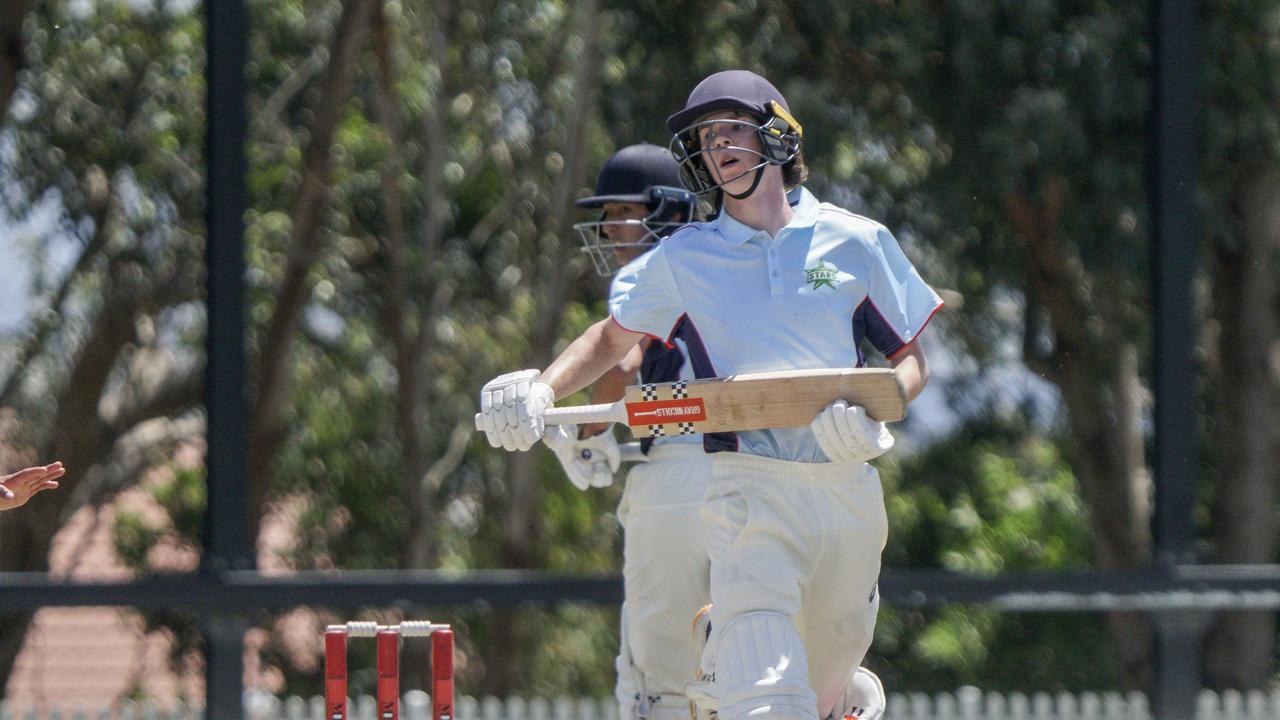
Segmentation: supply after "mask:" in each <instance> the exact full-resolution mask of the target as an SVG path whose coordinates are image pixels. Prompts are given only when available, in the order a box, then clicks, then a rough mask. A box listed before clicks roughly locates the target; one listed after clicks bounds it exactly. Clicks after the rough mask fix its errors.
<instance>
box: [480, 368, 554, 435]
mask: <svg viewBox="0 0 1280 720" xmlns="http://www.w3.org/2000/svg"><path fill="white" fill-rule="evenodd" d="M541 376H542V373H540V372H538V371H537V370H521V371H519V372H513V373H507V374H506V375H499V376H498V377H496V378H494V379H492V380H490V381H489V382H487V383H485V386H484V388H483V389H481V390H480V414H479V415H477V416H476V427H477V428H479V429H480V430H483V431H484V434H485V437H487V438H488V439H489V444H490V445H492V446H493V447H500V448H504V449H506V450H528V449H529V448H531V447H533V444H534V443H536V442H538V439H539V438H541V437H542V434H543V432H544V431H545V430H546V425H545V424H544V422H543V417H542V414H543V413H545V412H546V411H547V410H548V409H549V408H551V406H552V404H553V403H554V401H555V393H553V392H552V391H551V386H550V385H548V384H546V383H544V382H542V381H540V380H539V379H538V378H540V377H541Z"/></svg>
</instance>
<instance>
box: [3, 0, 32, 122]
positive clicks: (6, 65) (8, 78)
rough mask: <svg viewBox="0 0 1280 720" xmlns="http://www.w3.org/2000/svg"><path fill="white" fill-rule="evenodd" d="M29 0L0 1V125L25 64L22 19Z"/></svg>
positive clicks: (25, 14)
mask: <svg viewBox="0 0 1280 720" xmlns="http://www.w3.org/2000/svg"><path fill="white" fill-rule="evenodd" d="M30 6H31V3H30V0H5V2H4V3H0V127H3V126H4V123H5V118H7V117H8V115H9V102H10V101H11V100H13V93H14V92H16V91H17V89H18V73H19V72H21V71H22V69H23V68H25V67H26V66H27V62H26V57H25V56H24V55H23V45H25V44H26V38H24V37H23V35H22V21H23V19H24V18H26V16H27V10H28V9H29V8H30Z"/></svg>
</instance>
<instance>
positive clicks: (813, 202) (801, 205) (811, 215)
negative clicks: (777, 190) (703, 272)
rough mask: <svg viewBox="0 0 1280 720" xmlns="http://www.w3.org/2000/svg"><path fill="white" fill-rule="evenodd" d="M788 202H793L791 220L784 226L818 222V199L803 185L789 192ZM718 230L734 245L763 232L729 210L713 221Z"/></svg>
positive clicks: (721, 212)
mask: <svg viewBox="0 0 1280 720" xmlns="http://www.w3.org/2000/svg"><path fill="white" fill-rule="evenodd" d="M787 202H789V203H790V204H791V210H792V215H791V222H789V223H787V224H786V225H785V226H783V229H784V230H785V229H787V228H804V227H811V226H813V225H814V223H816V222H818V210H819V208H818V205H819V203H818V199H817V198H816V197H814V196H813V193H811V192H809V191H808V190H806V189H805V188H803V187H798V188H795V189H794V190H792V191H791V192H789V193H787ZM712 222H713V223H714V224H715V228H716V230H717V231H718V232H719V233H720V235H722V236H723V237H724V239H725V240H728V241H729V242H730V243H731V244H733V245H742V244H743V243H745V242H747V241H748V240H750V239H751V238H753V237H755V236H756V234H758V233H759V232H761V231H760V230H757V229H755V228H753V227H750V226H747V225H744V224H742V223H741V222H739V221H738V220H737V219H735V218H734V217H733V216H732V215H730V214H729V211H728V210H723V209H722V210H721V211H720V214H719V215H717V216H716V219H715V220H713V221H712Z"/></svg>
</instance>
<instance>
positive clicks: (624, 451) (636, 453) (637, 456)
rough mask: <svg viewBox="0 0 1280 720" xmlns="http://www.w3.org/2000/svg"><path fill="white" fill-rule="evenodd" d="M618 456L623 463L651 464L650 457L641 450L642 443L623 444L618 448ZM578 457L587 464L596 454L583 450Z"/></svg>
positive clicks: (587, 449) (589, 449) (586, 449)
mask: <svg viewBox="0 0 1280 720" xmlns="http://www.w3.org/2000/svg"><path fill="white" fill-rule="evenodd" d="M618 454H619V455H620V456H621V460H622V462H649V456H648V455H645V454H644V452H642V451H641V450H640V443H637V442H633V443H623V444H621V445H619V446H618ZM578 456H579V457H581V458H582V459H583V460H586V461H587V462H591V458H593V457H595V453H594V452H592V450H591V448H583V449H582V451H581V452H579V453H578Z"/></svg>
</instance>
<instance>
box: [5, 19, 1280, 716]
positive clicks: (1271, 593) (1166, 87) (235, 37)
mask: <svg viewBox="0 0 1280 720" xmlns="http://www.w3.org/2000/svg"><path fill="white" fill-rule="evenodd" d="M1149 7H1150V12H1151V16H1150V17H1151V25H1150V28H1151V30H1150V32H1151V41H1152V47H1153V50H1154V53H1153V70H1152V72H1153V75H1152V88H1153V93H1152V106H1151V116H1150V117H1151V125H1150V127H1151V145H1150V160H1149V163H1150V165H1149V171H1150V172H1149V183H1150V185H1149V187H1150V213H1151V225H1152V231H1153V242H1152V258H1151V261H1152V265H1153V270H1154V274H1153V287H1152V290H1153V304H1154V322H1155V349H1154V352H1153V356H1154V358H1155V365H1154V369H1153V371H1154V372H1153V374H1154V388H1155V452H1154V459H1153V463H1154V470H1155V478H1156V508H1155V521H1154V532H1155V541H1156V552H1155V562H1154V564H1153V566H1152V567H1151V568H1149V569H1147V570H1145V571H1142V572H1136V573H1084V574H1062V573H1029V574H1018V575H1000V576H994V577H987V578H981V577H972V576H962V575H957V574H953V573H945V572H935V571H894V570H886V572H885V573H884V576H883V579H882V582H881V589H882V592H883V595H884V599H885V601H886V602H887V603H889V604H890V605H895V606H899V607H937V606H941V605H946V604H950V603H974V604H986V605H990V606H993V607H995V608H997V609H1001V610H1004V611H1009V612H1099V611H1110V610H1138V611H1143V612H1149V613H1152V614H1153V616H1154V617H1155V619H1156V620H1157V634H1158V641H1157V648H1156V651H1157V658H1158V663H1159V669H1158V682H1157V692H1156V697H1155V698H1154V701H1155V703H1154V706H1155V710H1156V713H1157V715H1158V716H1159V717H1169V718H1173V717H1179V718H1181V717H1184V716H1185V715H1186V713H1187V708H1192V707H1195V702H1194V701H1195V696H1196V693H1197V692H1198V690H1199V683H1200V668H1199V660H1198V658H1199V655H1200V644H1201V642H1202V639H1203V635H1204V631H1205V629H1206V628H1207V627H1208V623H1209V622H1210V620H1211V619H1212V617H1213V614H1214V612H1216V611H1217V610H1220V609H1223V608H1227V607H1241V608H1245V607H1247V608H1249V609H1253V610H1261V609H1266V610H1276V609H1280V567H1277V566H1258V567H1228V566H1196V565H1194V563H1195V559H1196V558H1195V555H1194V544H1193V540H1194V525H1193V519H1192V509H1193V506H1194V499H1195V486H1194V479H1195V478H1194V469H1195V455H1194V449H1193V448H1194V445H1195V442H1194V440H1195V395H1194V393H1195V368H1194V366H1193V357H1194V354H1193V353H1194V337H1193V327H1194V324H1193V322H1192V299H1191V298H1192V294H1191V282H1192V278H1193V275H1194V272H1195V267H1196V265H1197V262H1198V258H1197V237H1198V231H1197V213H1196V201H1195V188H1196V183H1197V152H1196V136H1197V128H1196V111H1195V99H1196V91H1197V78H1198V71H1199V67H1200V65H1199V61H1198V58H1197V47H1196V31H1197V30H1196V24H1197V23H1196V13H1197V7H1196V4H1195V3H1194V2H1191V0H1152V1H1151V2H1150V5H1149ZM205 18H206V22H207V31H206V50H207V58H208V66H207V69H206V74H207V80H208V99H207V101H208V108H207V109H208V114H207V123H208V129H207V138H206V153H207V157H206V161H207V172H208V187H207V193H208V205H207V208H206V222H207V228H208V242H207V247H206V260H207V263H208V268H207V271H208V296H207V298H208V300H207V302H208V335H207V341H206V342H207V353H208V355H207V358H208V364H207V369H206V391H205V400H206V409H207V413H208V418H207V422H208V456H207V458H206V462H207V466H208V490H209V492H208V498H209V504H208V510H207V514H206V517H205V523H204V537H203V539H202V540H203V555H202V561H201V567H200V569H199V571H198V572H196V573H191V574H182V575H174V576H167V577H164V578H157V579H149V580H142V581H138V582H127V583H62V582H56V581H51V580H50V579H49V578H48V577H47V576H46V575H43V574H31V573H12V574H0V608H6V609H37V608H40V607H48V606H87V605H124V606H134V607H138V608H148V609H155V608H183V609H188V610H191V611H193V612H196V613H198V614H199V615H200V617H201V618H202V621H201V629H202V633H203V635H204V639H205V643H206V673H207V678H206V680H207V696H206V702H207V705H206V717H210V718H230V717H238V716H240V715H241V713H242V710H241V708H242V705H241V703H242V696H243V687H242V672H243V667H242V659H241V653H242V643H243V639H244V632H245V630H246V629H247V628H248V617H249V614H250V613H252V612H254V611H257V610H262V609H283V608H287V607H292V606H297V605H305V604H314V605H327V606H349V607H358V606H379V605H382V606H391V605H397V604H405V603H406V602H410V603H411V602H415V601H417V602H421V601H422V600H423V599H425V598H429V599H430V600H429V603H430V604H431V605H433V606H440V605H462V606H474V605H482V606H491V607H512V606H524V605H530V604H534V605H537V604H544V605H545V604H556V603H565V602H570V603H598V604H608V605H616V604H618V603H619V602H621V600H622V582H621V580H620V579H619V578H618V577H616V576H564V575H556V574H551V573H539V572H523V571H506V570H497V571H476V572H467V573H445V572H429V571H428V572H398V571H389V572H376V571H370V572H345V573H311V572H307V573H298V574H295V575H290V576H287V577H274V576H272V577H268V576H263V575H260V574H259V573H257V572H256V571H255V570H254V569H253V567H254V564H253V544H252V542H251V541H250V538H249V537H248V532H247V529H248V527H249V524H248V515H247V512H248V502H247V494H246V487H245V482H244V479H245V478H246V476H247V455H248V453H247V443H248V439H247V435H246V432H245V428H246V419H247V416H248V413H247V408H248V403H247V398H246V395H245V378H246V373H245V362H244V332H245V322H244V285H243V278H244V270H245V262H244V252H243V250H244V247H243V246H244V243H243V222H244V220H243V218H244V212H245V209H246V207H245V202H246V201H245V198H246V194H245V184H244V183H245V169H246V161H245V138H246V126H247V118H246V112H245V92H246V84H245V78H244V66H245V57H246V30H247V28H246V17H245V9H244V3H243V0H206V2H205ZM1207 590H1213V591H1215V592H1216V595H1214V596H1213V597H1215V598H1217V599H1218V600H1219V601H1220V602H1219V603H1218V604H1210V605H1206V604H1205V603H1204V596H1199V597H1197V598H1192V597H1191V596H1190V595H1188V594H1189V593H1203V592H1204V591H1207ZM1180 597H1186V598H1188V601H1187V602H1186V603H1178V602H1177V599H1178V598H1180Z"/></svg>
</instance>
